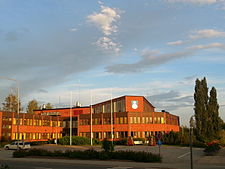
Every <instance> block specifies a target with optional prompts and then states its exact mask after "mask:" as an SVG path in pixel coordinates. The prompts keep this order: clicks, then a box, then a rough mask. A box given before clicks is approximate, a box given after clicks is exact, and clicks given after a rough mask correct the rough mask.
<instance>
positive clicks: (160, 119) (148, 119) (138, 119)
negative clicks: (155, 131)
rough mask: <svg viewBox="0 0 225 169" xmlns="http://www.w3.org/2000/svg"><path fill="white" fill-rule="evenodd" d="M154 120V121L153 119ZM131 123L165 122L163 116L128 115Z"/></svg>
mask: <svg viewBox="0 0 225 169" xmlns="http://www.w3.org/2000/svg"><path fill="white" fill-rule="evenodd" d="M141 120H142V121H141ZM153 120H154V121H153ZM130 123H131V124H140V123H142V124H165V121H164V117H154V118H153V117H142V119H141V117H136V116H134V117H130Z"/></svg>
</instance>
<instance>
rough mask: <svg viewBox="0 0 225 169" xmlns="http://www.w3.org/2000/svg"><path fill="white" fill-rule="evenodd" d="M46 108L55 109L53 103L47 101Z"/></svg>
mask: <svg viewBox="0 0 225 169" xmlns="http://www.w3.org/2000/svg"><path fill="white" fill-rule="evenodd" d="M45 108H46V109H53V108H54V107H53V105H52V104H51V103H47V104H46V105H45Z"/></svg>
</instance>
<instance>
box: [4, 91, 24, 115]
mask: <svg viewBox="0 0 225 169" xmlns="http://www.w3.org/2000/svg"><path fill="white" fill-rule="evenodd" d="M18 102H19V110H20V111H21V110H22V108H21V103H20V100H19V101H18V98H17V96H16V95H14V94H9V95H8V96H7V97H6V98H5V102H4V103H2V105H3V111H9V112H17V111H18Z"/></svg>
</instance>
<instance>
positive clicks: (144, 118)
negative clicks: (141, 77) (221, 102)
mask: <svg viewBox="0 0 225 169" xmlns="http://www.w3.org/2000/svg"><path fill="white" fill-rule="evenodd" d="M51 112H54V113H56V114H58V115H60V116H62V117H64V120H63V127H64V129H63V136H64V135H69V126H70V125H69V124H70V119H69V116H70V113H71V114H72V117H73V119H72V123H73V124H72V128H73V131H72V133H73V135H78V136H83V137H90V135H91V134H90V133H91V128H92V133H93V137H94V138H98V139H104V138H111V137H112V134H113V137H114V138H115V139H120V138H124V137H128V136H132V137H143V138H147V137H149V136H150V135H155V134H156V133H159V132H161V133H166V132H170V131H175V132H177V131H179V128H180V124H179V117H178V116H175V115H172V114H170V113H168V112H165V111H163V112H155V107H154V106H153V105H152V104H151V103H150V102H149V101H148V100H147V99H145V97H143V96H122V97H119V98H115V99H112V100H108V101H105V102H101V103H98V104H95V105H92V106H90V107H72V108H62V109H50V110H47V109H45V110H37V111H35V113H36V114H48V113H51ZM90 112H92V114H91V113H90ZM91 116H92V117H91ZM91 118H92V124H91ZM111 121H112V123H111Z"/></svg>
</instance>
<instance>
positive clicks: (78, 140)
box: [59, 136, 100, 145]
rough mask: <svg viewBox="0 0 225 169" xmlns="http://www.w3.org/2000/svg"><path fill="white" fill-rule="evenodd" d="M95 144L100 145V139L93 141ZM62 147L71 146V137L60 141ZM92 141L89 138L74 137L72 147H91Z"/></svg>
mask: <svg viewBox="0 0 225 169" xmlns="http://www.w3.org/2000/svg"><path fill="white" fill-rule="evenodd" d="M92 141H93V144H99V143H100V142H99V140H98V139H93V140H92ZM59 143H60V144H62V145H70V136H65V137H62V138H60V139H59ZM90 144H91V140H90V138H88V137H80V136H72V145H90Z"/></svg>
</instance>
